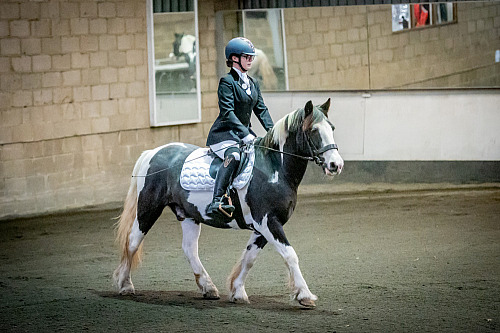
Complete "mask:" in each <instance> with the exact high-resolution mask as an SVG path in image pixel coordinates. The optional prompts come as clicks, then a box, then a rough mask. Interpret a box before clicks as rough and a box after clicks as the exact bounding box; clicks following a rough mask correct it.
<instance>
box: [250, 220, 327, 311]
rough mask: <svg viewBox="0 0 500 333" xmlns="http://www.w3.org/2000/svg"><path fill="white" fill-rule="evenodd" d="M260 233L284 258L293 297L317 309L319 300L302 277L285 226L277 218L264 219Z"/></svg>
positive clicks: (304, 304)
mask: <svg viewBox="0 0 500 333" xmlns="http://www.w3.org/2000/svg"><path fill="white" fill-rule="evenodd" d="M258 231H259V232H260V233H261V234H262V235H263V236H264V237H266V239H267V240H268V242H269V243H270V244H273V245H274V247H275V248H276V251H278V253H279V254H280V255H281V256H282V257H283V259H284V260H285V263H286V265H287V267H288V270H289V278H290V281H289V284H290V287H291V288H292V296H293V297H294V299H296V300H297V301H298V302H299V303H300V305H302V306H305V307H310V308H312V307H315V306H316V304H315V303H314V301H315V300H317V299H318V297H317V296H316V295H314V294H313V293H312V292H311V291H310V290H309V287H308V286H307V283H306V280H304V277H303V276H302V272H301V271H300V268H299V258H298V256H297V253H295V250H294V249H293V247H292V246H291V245H290V243H289V242H288V240H287V238H286V235H285V232H284V230H283V225H282V224H281V223H280V222H279V220H278V219H277V218H274V217H271V218H268V217H264V219H263V221H262V225H261V226H260V228H259V229H258Z"/></svg>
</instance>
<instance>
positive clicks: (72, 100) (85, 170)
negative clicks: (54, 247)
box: [0, 0, 237, 217]
mask: <svg viewBox="0 0 500 333" xmlns="http://www.w3.org/2000/svg"><path fill="white" fill-rule="evenodd" d="M228 8H229V9H231V8H233V9H236V8H237V2H234V1H233V2H232V3H228V2H227V1H200V2H199V5H198V10H199V16H198V19H199V33H200V36H199V37H200V55H199V58H200V64H201V86H202V109H203V116H202V122H201V123H199V124H190V125H183V126H169V127H160V128H151V127H150V124H149V105H148V80H149V78H148V70H147V21H146V1H135V0H126V1H121V0H120V1H118V0H117V1H106V2H96V1H94V0H80V1H73V2H66V1H51V2H38V1H37V2H35V1H29V0H24V1H18V2H1V3H0V217H5V216H17V215H30V214H39V213H44V212H52V211H58V210H64V209H68V208H75V207H83V206H88V205H96V204H102V203H106V202H113V201H121V200H123V199H124V197H125V195H126V191H127V189H128V186H129V183H130V176H131V172H132V169H133V165H134V163H135V161H136V160H137V158H138V157H139V155H140V153H141V152H142V151H143V150H146V149H151V148H154V147H157V146H160V145H163V144H165V143H168V142H174V141H182V142H187V143H193V144H198V145H201V146H204V144H205V139H206V134H207V133H208V130H209V129H210V126H211V124H212V122H213V120H214V119H215V118H216V116H217V114H218V107H217V84H218V78H217V75H216V73H215V67H216V65H215V62H216V51H215V48H214V38H215V37H214V36H215V18H214V17H215V11H216V10H221V9H228Z"/></svg>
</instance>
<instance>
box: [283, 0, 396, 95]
mask: <svg viewBox="0 0 500 333" xmlns="http://www.w3.org/2000/svg"><path fill="white" fill-rule="evenodd" d="M366 8H367V7H365V6H359V7H357V6H349V7H322V8H317V7H316V8H296V9H285V13H284V16H285V33H286V44H287V54H288V76H289V85H290V89H291V90H308V89H313V90H317V89H368V88H369V76H368V41H367V30H366V10H367V9H366ZM388 19H389V20H390V15H389V17H388ZM389 23H390V21H389Z"/></svg>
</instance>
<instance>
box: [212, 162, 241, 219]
mask: <svg viewBox="0 0 500 333" xmlns="http://www.w3.org/2000/svg"><path fill="white" fill-rule="evenodd" d="M239 164H240V161H238V160H236V159H235V158H234V156H232V155H228V156H226V158H225V159H224V162H223V163H222V165H221V166H220V168H219V171H218V172H217V177H215V188H214V198H213V200H212V203H211V204H210V205H209V206H208V207H207V215H208V216H210V217H216V216H221V215H222V216H227V217H231V215H232V214H233V212H234V206H233V205H231V204H230V202H228V200H227V198H225V194H226V191H227V188H228V187H229V184H231V182H232V180H233V175H234V173H235V172H236V169H237V168H238V166H239Z"/></svg>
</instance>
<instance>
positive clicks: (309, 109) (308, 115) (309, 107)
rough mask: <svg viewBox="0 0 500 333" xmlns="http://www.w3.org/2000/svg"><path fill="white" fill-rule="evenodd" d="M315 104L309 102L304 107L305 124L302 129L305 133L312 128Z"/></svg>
mask: <svg viewBox="0 0 500 333" xmlns="http://www.w3.org/2000/svg"><path fill="white" fill-rule="evenodd" d="M313 108H314V106H313V103H312V101H309V102H307V103H306V106H305V107H304V123H303V124H302V129H303V130H304V131H306V130H308V129H310V128H311V126H312V115H313Z"/></svg>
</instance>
